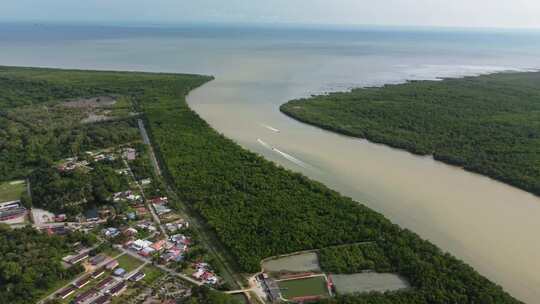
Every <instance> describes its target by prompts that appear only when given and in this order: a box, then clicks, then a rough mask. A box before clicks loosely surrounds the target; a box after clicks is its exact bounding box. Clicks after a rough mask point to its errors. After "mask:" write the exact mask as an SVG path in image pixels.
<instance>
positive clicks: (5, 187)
mask: <svg viewBox="0 0 540 304" xmlns="http://www.w3.org/2000/svg"><path fill="white" fill-rule="evenodd" d="M24 191H26V183H25V182H24V181H11V182H5V183H0V203H1V202H9V201H14V200H18V199H20V198H21V195H22V194H23V193H24Z"/></svg>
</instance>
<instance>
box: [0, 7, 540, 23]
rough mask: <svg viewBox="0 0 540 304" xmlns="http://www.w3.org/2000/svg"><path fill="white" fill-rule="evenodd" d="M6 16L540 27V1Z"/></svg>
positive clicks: (11, 13)
mask: <svg viewBox="0 0 540 304" xmlns="http://www.w3.org/2000/svg"><path fill="white" fill-rule="evenodd" d="M0 20H1V21H8V22H26V21H28V22H55V23H78V22H80V23H100V24H134V25H139V24H183V23H194V22H195V23H198V22H215V23H277V24H281V23H286V24H291V23H293V24H320V25H324V24H333V25H388V26H443V27H494V28H536V29H538V28H540V0H190V1H186V0H1V1H0Z"/></svg>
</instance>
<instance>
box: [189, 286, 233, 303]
mask: <svg viewBox="0 0 540 304" xmlns="http://www.w3.org/2000/svg"><path fill="white" fill-rule="evenodd" d="M182 303H186V304H240V303H241V302H239V301H238V300H236V299H235V298H234V297H232V296H230V295H227V294H224V293H220V292H217V291H213V290H211V289H209V288H207V287H194V288H193V289H192V295H191V297H189V298H188V299H187V300H186V301H184V302H182Z"/></svg>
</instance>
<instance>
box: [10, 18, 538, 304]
mask: <svg viewBox="0 0 540 304" xmlns="http://www.w3.org/2000/svg"><path fill="white" fill-rule="evenodd" d="M0 64H3V65H24V66H50V67H64V68H90V69H107V70H143V71H152V72H190V73H203V74H212V75H215V76H216V80H214V81H213V82H210V83H208V84H206V85H204V86H203V87H201V88H199V89H197V90H195V91H193V92H192V93H191V94H190V95H189V98H188V102H189V105H190V106H191V107H192V108H193V109H194V110H195V111H196V112H197V113H199V114H200V115H201V116H202V117H203V118H204V119H205V120H206V121H208V122H209V123H210V124H211V125H212V127H214V128H215V129H216V130H218V131H219V132H221V133H223V134H225V135H226V136H228V137H229V138H231V139H233V140H234V141H236V142H237V143H239V144H240V145H242V146H243V147H245V148H247V149H249V150H251V151H254V152H256V153H259V154H261V155H263V156H264V157H266V158H267V159H269V160H272V161H274V162H276V163H277V164H279V165H281V166H284V167H286V168H289V169H291V170H295V171H299V172H302V173H304V174H305V175H307V176H309V177H310V178H313V179H315V180H318V181H320V182H323V183H324V184H326V185H327V186H329V187H330V188H333V189H335V190H337V191H340V192H341V193H343V194H344V195H347V196H350V197H352V198H354V199H355V200H357V201H359V202H361V203H363V204H365V205H367V206H369V207H370V208H373V209H374V210H376V211H378V212H380V213H382V214H384V215H385V216H386V217H388V218H389V219H391V220H392V221H394V222H395V223H397V224H399V225H401V226H403V227H406V228H409V229H411V230H413V231H415V232H416V233H418V234H419V235H420V236H422V237H423V238H426V239H428V240H430V241H432V242H433V243H435V244H436V245H438V246H440V247H441V248H442V249H444V250H446V251H449V252H450V253H452V254H453V255H455V256H457V257H458V258H461V259H463V260H465V261H466V262H468V263H470V264H471V265H472V266H473V267H475V268H476V269H477V270H478V271H479V272H480V273H482V274H483V275H485V276H487V277H488V278H489V279H491V280H493V281H495V282H496V283H498V284H500V285H502V286H503V287H504V288H505V289H506V290H507V291H508V292H510V293H511V294H512V295H513V296H515V297H517V298H518V299H520V300H523V301H526V302H527V303H540V239H539V237H538V233H539V232H540V198H538V197H536V196H533V195H531V194H529V193H527V192H524V191H521V190H519V189H516V188H513V187H510V186H508V185H505V184H503V183H500V182H497V181H494V180H492V179H489V178H487V177H483V176H480V175H477V174H473V173H470V172H466V171H464V170H462V169H460V168H456V167H452V166H448V165H445V164H443V163H440V162H437V161H434V160H433V159H432V158H431V157H419V156H415V155H411V154H410V153H407V152H404V151H401V150H396V149H392V148H389V147H386V146H384V145H379V144H373V143H370V142H367V141H365V140H361V139H356V138H350V137H346V136H341V135H338V134H333V133H330V132H327V131H323V130H320V129H318V128H315V127H312V126H309V125H306V124H303V123H300V122H297V121H294V120H292V119H290V118H288V117H286V116H285V115H283V114H281V113H280V112H279V106H280V105H281V104H282V103H285V102H287V101H288V100H290V99H293V98H298V97H303V96H309V95H310V94H316V93H322V92H327V91H340V90H346V89H349V88H352V87H359V86H372V85H382V84H385V83H396V82H403V81H405V80H407V79H435V78H437V77H451V76H464V75H475V74H479V73H487V72H496V71H502V70H507V69H529V68H538V67H540V35H538V34H532V33H519V32H518V33H509V32H507V33H491V32H487V31H485V32H465V31H450V30H441V31H437V30H412V29H407V30H405V29H380V28H379V29H378V28H364V29H354V30H337V29H336V30H331V31H328V30H305V29H303V30H299V29H296V30H292V29H258V28H241V27H233V28H226V27H225V28H223V27H203V28H180V29H166V30H164V29H159V28H151V29H140V28H128V29H122V28H105V27H95V28H92V27H80V28H72V27H63V26H50V27H44V26H41V27H40V26H33V25H29V26H19V25H13V26H9V25H0Z"/></svg>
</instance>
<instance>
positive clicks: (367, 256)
mask: <svg viewBox="0 0 540 304" xmlns="http://www.w3.org/2000/svg"><path fill="white" fill-rule="evenodd" d="M319 263H320V264H321V268H322V269H323V270H324V271H325V272H331V273H357V272H362V271H363V270H374V271H377V272H392V271H393V269H392V267H391V265H390V261H389V260H388V258H387V257H386V255H385V254H384V251H383V250H382V249H381V247H379V246H377V245H376V244H374V243H367V244H356V245H346V246H338V247H329V248H323V249H321V250H320V251H319Z"/></svg>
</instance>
